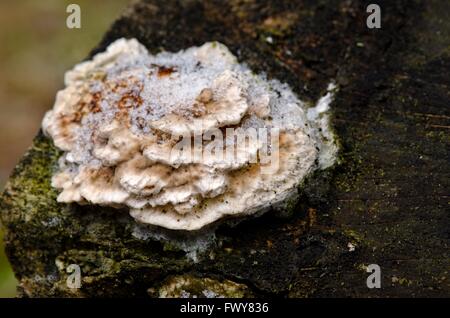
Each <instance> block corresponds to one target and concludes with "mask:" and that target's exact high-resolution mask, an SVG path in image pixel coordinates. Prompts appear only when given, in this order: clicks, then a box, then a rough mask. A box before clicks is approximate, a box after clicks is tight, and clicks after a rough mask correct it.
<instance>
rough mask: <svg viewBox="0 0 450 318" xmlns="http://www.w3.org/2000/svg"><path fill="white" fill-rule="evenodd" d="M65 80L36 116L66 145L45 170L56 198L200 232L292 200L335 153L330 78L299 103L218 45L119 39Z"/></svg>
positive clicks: (286, 88) (46, 130)
mask: <svg viewBox="0 0 450 318" xmlns="http://www.w3.org/2000/svg"><path fill="white" fill-rule="evenodd" d="M65 86H66V87H65V89H63V90H61V91H59V92H58V94H57V96H56V101H55V105H54V107H53V109H52V110H50V111H49V112H47V114H46V115H45V117H44V119H43V123H42V126H43V130H44V133H45V134H46V135H47V136H50V137H51V138H52V139H53V142H54V144H55V146H56V147H58V148H59V149H61V150H63V151H64V154H63V155H62V157H61V158H60V161H59V169H58V171H57V172H56V173H55V174H54V176H53V178H52V186H53V187H55V188H57V189H60V190H61V192H60V194H59V196H58V198H57V200H58V201H59V202H66V203H68V202H78V203H80V204H98V205H102V206H112V207H117V208H129V211H130V214H131V215H132V216H133V217H134V218H135V219H136V220H138V221H139V222H142V223H147V224H152V225H156V226H161V227H164V228H168V229H172V230H188V231H190V230H198V229H200V228H202V227H204V226H205V225H208V224H211V223H213V222H215V221H217V220H219V219H223V218H228V217H231V216H245V215H252V214H256V213H259V212H261V211H266V210H268V209H270V207H273V206H277V204H281V203H283V202H285V201H286V200H289V198H291V197H293V196H295V195H296V193H297V187H298V185H299V184H300V183H301V181H302V180H303V179H304V178H305V177H306V176H307V175H308V174H310V173H311V172H312V171H314V170H316V169H323V168H327V167H329V166H331V165H333V163H334V162H335V160H336V152H337V147H336V143H335V140H334V137H333V136H334V135H333V133H332V132H331V130H330V128H329V118H328V108H329V104H330V103H331V101H332V97H333V96H332V90H333V88H334V87H333V86H332V85H331V86H330V87H329V92H328V94H327V95H326V96H324V97H322V98H321V99H320V100H319V101H318V103H317V106H316V107H309V108H308V107H307V106H306V105H305V104H304V103H303V102H302V101H301V100H299V99H298V98H297V96H296V95H295V94H294V93H293V91H292V90H291V89H290V87H289V86H288V85H287V84H283V83H281V82H279V81H278V80H268V79H267V78H266V77H265V76H264V75H258V74H254V73H253V72H252V71H251V70H250V69H249V68H248V67H247V66H246V65H245V64H241V63H238V61H237V59H236V57H235V56H233V54H231V52H230V51H229V50H228V49H227V47H226V46H224V45H222V44H220V43H217V42H211V43H205V44H204V45H202V46H200V47H192V48H189V49H186V50H183V51H180V52H177V53H169V52H162V53H159V54H156V55H151V54H149V53H148V51H147V50H146V48H145V47H144V46H143V45H141V44H140V43H139V42H138V41H137V40H135V39H119V40H117V41H115V42H114V43H112V44H111V45H110V46H109V47H108V48H107V50H106V51H105V52H102V53H99V54H97V55H95V56H94V57H93V58H92V60H89V61H85V62H82V63H80V64H78V65H76V66H75V67H74V68H73V69H72V70H70V71H68V72H67V73H66V75H65ZM252 129H253V130H252ZM230 131H232V133H230V134H229V132H230ZM248 132H256V134H252V133H248ZM264 132H265V134H264ZM242 134H244V135H245V136H244V138H241V139H240V137H241V135H242ZM198 136H200V138H197V137H198ZM255 136H256V138H254V137H255ZM275 137H276V138H275ZM192 140H195V141H194V142H192ZM181 141H183V146H182V147H179V145H180V143H181ZM198 146H200V147H198ZM228 149H231V151H230V152H227V154H231V156H226V155H224V152H226V151H228ZM193 152H195V154H196V155H192V153H193ZM264 158H265V159H267V158H269V159H270V160H263V159H264ZM274 163H276V164H274ZM268 167H271V168H273V167H275V168H273V169H266V168H268ZM266 170H267V171H270V173H269V172H267V171H266Z"/></svg>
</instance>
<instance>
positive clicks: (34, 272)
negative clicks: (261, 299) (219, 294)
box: [0, 0, 450, 297]
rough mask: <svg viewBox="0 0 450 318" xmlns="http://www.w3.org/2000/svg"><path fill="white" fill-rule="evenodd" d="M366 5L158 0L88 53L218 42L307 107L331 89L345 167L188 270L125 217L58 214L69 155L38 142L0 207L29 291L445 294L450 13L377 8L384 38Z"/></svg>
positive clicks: (80, 210) (171, 250)
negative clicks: (371, 283) (74, 285)
mask: <svg viewBox="0 0 450 318" xmlns="http://www.w3.org/2000/svg"><path fill="white" fill-rule="evenodd" d="M368 3H370V2H367V3H366V2H357V1H337V0H336V1H334V0H333V1H317V0H304V1H256V0H254V1H240V0H232V1H195V0H189V1H188V0H186V1H173V0H170V1H156V0H152V1H141V2H139V3H137V4H136V5H134V6H133V7H131V8H129V10H128V11H127V12H126V13H125V14H124V15H123V16H122V17H121V18H120V19H118V20H117V21H116V22H115V23H114V24H113V26H112V27H111V29H110V31H109V32H108V33H107V34H106V35H105V37H104V39H103V41H102V42H101V43H100V45H99V46H98V47H97V48H96V49H95V50H94V51H93V52H92V54H94V53H96V52H99V51H102V50H104V49H105V47H106V46H107V45H108V44H109V43H111V41H113V40H115V39H117V38H120V37H127V38H130V37H135V38H137V39H138V40H139V41H140V42H141V43H143V44H144V45H146V46H147V48H148V49H149V50H150V51H151V52H153V53H155V52H158V51H160V50H161V49H165V50H169V51H178V50H180V49H184V48H187V47H190V46H193V45H200V44H202V43H204V42H206V41H212V40H216V41H220V42H222V43H224V44H225V45H227V46H228V47H229V48H230V49H231V51H232V52H233V53H234V54H235V55H237V56H238V58H239V60H240V61H243V62H246V63H248V65H249V66H250V67H251V68H252V69H253V70H254V71H256V72H266V73H267V74H268V76H269V77H273V78H278V79H280V80H281V81H285V82H287V83H289V84H290V85H291V87H292V88H293V89H294V90H295V91H296V92H297V93H298V94H299V96H300V97H301V98H302V99H306V100H309V101H314V100H316V99H317V98H318V97H319V96H320V95H321V94H323V92H324V91H325V89H326V85H327V84H328V83H329V81H330V80H332V79H335V80H336V82H337V84H338V85H339V87H340V91H339V92H338V94H337V96H336V100H335V102H334V103H333V105H332V108H333V110H334V121H333V123H334V126H335V129H336V132H337V135H338V136H339V139H340V142H341V145H342V151H341V155H340V157H341V164H340V165H339V166H338V167H337V168H335V169H334V170H332V171H326V172H324V173H321V174H317V175H315V176H314V177H313V178H311V179H310V181H309V182H308V183H307V184H306V185H305V187H304V188H303V189H302V192H301V195H302V200H301V202H300V204H298V205H297V206H296V207H295V211H294V213H293V215H292V216H291V217H289V218H279V217H277V216H276V215H274V214H273V213H268V214H266V215H264V216H262V217H260V218H257V219H252V220H247V221H244V222H242V223H240V224H239V225H237V226H235V227H229V226H222V227H219V229H218V230H217V234H216V242H215V244H214V245H213V246H211V247H210V248H209V249H208V251H207V252H205V253H203V254H200V255H199V259H198V262H193V261H192V260H190V259H189V258H186V256H185V253H184V252H183V251H181V250H177V248H176V247H173V246H170V244H167V243H164V242H160V241H156V240H152V239H150V238H149V239H142V237H141V238H138V237H136V235H133V233H134V231H135V230H136V228H135V226H136V224H135V221H134V220H133V219H132V218H131V217H130V216H128V214H127V213H126V212H125V211H123V212H122V211H115V210H112V209H107V208H100V207H95V206H83V207H82V206H78V205H76V204H73V205H63V204H58V203H57V202H56V201H55V198H56V192H55V190H54V189H52V188H51V187H50V177H51V173H52V171H53V169H54V167H55V163H56V160H57V158H58V155H59V152H58V151H57V150H56V149H55V148H54V147H53V145H52V143H51V141H49V140H48V139H47V138H45V137H43V136H42V134H41V133H40V134H39V135H38V136H37V137H36V138H35V140H34V143H33V146H32V147H31V149H30V151H29V152H28V153H27V154H26V155H25V156H24V158H23V159H22V161H21V162H20V163H19V165H18V166H17V168H16V169H15V171H14V172H13V175H12V176H11V178H10V180H9V183H8V185H7V186H6V189H5V192H4V194H3V196H2V198H1V200H0V204H1V214H0V217H1V220H2V223H3V225H4V226H5V228H6V237H5V240H6V251H7V254H8V256H9V259H10V261H11V263H12V266H13V268H14V271H15V273H16V276H17V278H18V279H19V282H20V286H19V290H20V294H21V295H22V296H77V297H78V296H87V297H89V296H138V297H147V296H155V295H158V294H159V293H160V292H161V290H164V289H165V288H166V289H167V288H168V287H167V286H168V285H169V284H170V283H171V282H173V281H174V280H176V279H180V277H183V278H184V279H185V281H186V282H188V283H185V289H186V290H188V291H189V292H190V293H191V294H195V293H200V292H201V291H203V290H205V289H206V290H208V289H210V290H213V291H214V290H221V289H222V290H223V293H224V294H226V295H229V296H249V295H255V296H283V297H325V296H332V297H335V296H352V297H380V296H386V297H399V296H403V297H411V296H413V297H414V296H425V297H432V296H438V297H439V296H440V297H442V296H447V297H448V296H450V287H449V282H448V275H449V272H448V271H449V268H450V250H449V243H450V240H449V228H450V226H449V224H450V217H449V209H448V203H449V190H448V189H449V185H450V184H449V176H450V170H449V157H450V156H449V155H450V153H449V146H450V137H449V132H450V130H449V129H450V107H449V101H450V91H449V85H450V72H449V68H450V46H449V45H450V22H449V20H448V16H447V15H448V12H450V3H449V2H448V1H445V0H442V1H437V0H427V1H419V0H414V1H406V0H399V1H395V2H394V1H381V0H380V1H377V3H378V4H379V5H380V7H381V8H382V24H381V29H368V28H367V27H366V17H367V15H368V14H367V13H366V6H367V4H368ZM269 37H270V38H269ZM352 246H354V250H353V248H352ZM69 264H78V265H80V267H81V271H82V287H81V288H80V289H70V288H68V287H67V285H66V279H67V275H68V274H67V273H66V267H67V266H68V265H69ZM368 264H378V265H379V266H380V267H381V271H382V272H381V277H382V283H381V288H380V289H369V288H367V286H366V278H367V276H368V275H369V273H367V272H366V270H365V266H367V265H368ZM230 286H231V287H230Z"/></svg>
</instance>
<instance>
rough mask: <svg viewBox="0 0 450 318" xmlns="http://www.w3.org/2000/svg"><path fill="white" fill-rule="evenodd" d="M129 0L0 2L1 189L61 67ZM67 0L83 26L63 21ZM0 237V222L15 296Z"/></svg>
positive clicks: (0, 274)
mask: <svg viewBox="0 0 450 318" xmlns="http://www.w3.org/2000/svg"><path fill="white" fill-rule="evenodd" d="M129 2H130V0H108V1H105V0H72V1H65V0H39V1H38V0H17V1H1V2H0V43H1V45H0V191H2V190H3V187H4V185H5V182H6V180H7V178H8V175H9V174H10V173H11V170H12V169H13V167H14V166H15V164H16V163H17V161H18V160H19V158H20V157H21V156H22V155H23V153H24V152H25V151H26V149H27V147H29V145H30V144H31V141H32V139H33V136H34V135H35V134H36V133H37V131H38V129H39V127H40V124H41V120H42V116H43V115H44V113H45V111H46V110H48V109H49V108H51V107H52V105H53V101H54V97H55V93H56V91H57V90H58V89H60V88H62V85H63V76H64V72H65V71H66V70H67V69H69V68H71V67H72V66H73V65H74V64H75V63H77V62H79V61H80V60H82V59H83V58H85V57H86V56H87V54H88V53H89V51H90V50H91V49H92V48H93V47H94V46H95V45H96V44H97V43H98V42H99V41H100V39H101V37H102V35H103V34H104V32H105V31H106V30H107V29H108V27H109V26H110V24H111V23H112V22H113V21H114V20H115V18H117V17H118V16H119V15H120V13H121V12H122V11H123V9H124V8H125V7H126V5H127V4H128V3H129ZM71 3H75V4H78V5H80V7H81V29H68V28H67V27H66V19H67V16H68V13H66V8H67V6H68V5H69V4H71ZM0 213H1V211H0ZM2 242H3V232H2V229H1V227H0V297H14V296H15V294H16V284H17V281H16V280H15V278H14V275H13V273H12V270H11V268H10V266H9V264H8V260H7V258H6V256H5V254H4V249H3V243H2Z"/></svg>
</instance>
